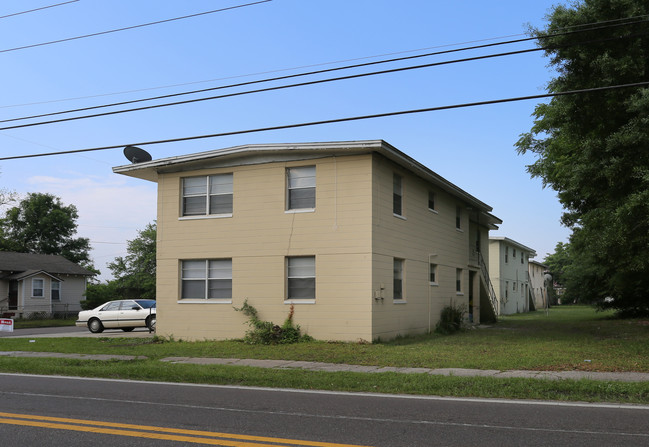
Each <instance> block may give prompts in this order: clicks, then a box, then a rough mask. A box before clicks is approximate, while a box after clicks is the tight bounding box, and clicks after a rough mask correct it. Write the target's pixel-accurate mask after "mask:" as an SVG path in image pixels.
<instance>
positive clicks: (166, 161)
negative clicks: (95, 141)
mask: <svg viewBox="0 0 649 447" xmlns="http://www.w3.org/2000/svg"><path fill="white" fill-rule="evenodd" d="M370 153H377V154H380V155H382V156H384V157H385V158H387V159H389V160H391V161H392V162H394V163H396V164H398V165H400V166H402V167H403V168H405V169H407V170H409V171H411V172H412V173H414V174H415V175H417V176H419V177H421V178H423V179H424V180H426V181H429V182H431V183H433V184H434V185H436V186H437V187H438V188H440V189H442V190H444V191H446V192H448V193H450V194H451V195H453V196H455V197H457V198H459V199H461V200H462V201H464V202H465V203H466V204H467V206H468V207H474V208H475V209H476V210H478V211H480V212H481V213H483V214H484V215H485V218H486V219H487V221H488V222H490V223H489V225H495V224H500V223H502V221H501V220H500V219H498V218H497V217H496V216H494V215H492V214H490V211H491V210H492V208H491V207H490V206H489V205H487V204H486V203H484V202H482V201H480V200H478V199H477V198H476V197H474V196H472V195H471V194H469V193H467V192H466V191H464V190H462V189H461V188H459V187H457V186H456V185H454V184H453V183H451V182H449V181H448V180H446V179H445V178H443V177H441V176H440V175H438V174H437V173H435V172H433V171H432V170H430V169H428V168H427V167H426V166H424V165H422V164H421V163H419V162H418V161H416V160H415V159H413V158H411V157H410V156H408V155H406V154H405V153H403V152H401V151H400V150H398V149H396V148H395V147H394V146H392V145H390V144H388V143H387V142H385V141H383V140H364V141H336V142H325V143H288V144H252V145H244V146H234V147H229V148H225V149H216V150H211V151H206V152H198V153H195V154H188V155H180V156H176V157H168V158H161V159H158V160H151V161H148V162H143V163H134V164H130V165H123V166H116V167H114V168H113V172H115V173H117V174H122V175H127V176H130V177H135V178H140V179H143V180H148V181H151V182H157V181H158V176H159V175H160V174H166V173H172V172H184V171H195V170H198V169H212V168H222V167H231V166H241V165H249V164H260V163H273V162H285V161H291V160H305V159H316V158H324V157H331V156H347V155H361V154H370Z"/></svg>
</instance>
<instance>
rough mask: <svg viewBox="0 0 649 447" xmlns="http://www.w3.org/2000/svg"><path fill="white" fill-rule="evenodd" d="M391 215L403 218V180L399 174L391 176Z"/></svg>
mask: <svg viewBox="0 0 649 447" xmlns="http://www.w3.org/2000/svg"><path fill="white" fill-rule="evenodd" d="M392 213H393V214H396V215H397V216H403V179H402V178H401V176H400V175H399V174H394V175H393V176H392Z"/></svg>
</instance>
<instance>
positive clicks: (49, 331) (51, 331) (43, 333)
mask: <svg viewBox="0 0 649 447" xmlns="http://www.w3.org/2000/svg"><path fill="white" fill-rule="evenodd" d="M154 335H155V333H149V330H148V329H147V328H143V327H142V328H139V327H138V328H135V329H133V331H132V332H124V331H123V330H121V329H105V330H104V332H101V333H99V334H93V333H92V332H90V331H89V330H88V328H85V327H76V326H64V327H43V328H29V329H14V331H13V332H0V338H3V337H21V338H22V337H34V338H46V337H95V338H101V337H153V336H154Z"/></svg>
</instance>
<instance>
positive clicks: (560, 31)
mask: <svg viewBox="0 0 649 447" xmlns="http://www.w3.org/2000/svg"><path fill="white" fill-rule="evenodd" d="M77 1H78V0H77ZM648 17H649V15H643V16H632V17H627V18H623V19H614V20H607V21H602V22H592V23H588V24H583V25H575V26H572V27H567V28H560V29H558V30H557V31H556V32H555V33H554V34H551V35H549V36H546V37H557V36H562V35H567V34H574V33H580V32H585V31H592V30H599V29H603V28H611V27H612V26H610V25H609V24H612V23H618V25H616V26H626V25H629V24H635V23H641V22H642V21H644V20H640V21H636V22H625V23H619V22H622V21H628V20H635V19H646V18H648ZM592 25H604V26H600V27H596V28H589V29H588V30H579V31H566V30H569V29H574V28H583V27H586V26H592ZM522 35H524V34H511V35H508V36H500V37H490V38H485V39H478V40H472V41H466V42H459V43H452V44H446V45H438V46H433V47H425V48H418V49H414V50H405V51H397V52H392V53H384V54H377V55H372V56H363V57H357V58H351V59H343V60H338V61H330V62H321V63H317V64H310V65H302V66H297V67H290V68H282V69H277V70H268V71H262V72H256V73H248V74H242V75H234V76H226V77H222V78H214V79H207V80H203V81H191V82H184V83H179V84H169V85H164V86H157V87H147V88H141V89H134V90H124V91H120V92H112V93H101V94H97V95H88V96H78V97H74V98H63V99H53V100H49V101H38V102H31V103H23V104H11V105H4V106H2V105H0V109H6V108H12V107H23V106H31V105H40V104H50V103H55V102H65V101H76V100H80V99H90V98H98V97H104V96H113V95H121V94H127V93H137V92H143V91H149V90H159V89H165V88H171V87H181V86H185V85H192V84H202V83H207V82H214V81H222V80H227V79H236V78H244V77H250V76H258V75H265V74H271V73H279V72H285V71H293V70H299V69H303V68H312V67H319V66H323V65H332V64H339V63H345V62H353V61H358V60H364V59H373V58H377V57H385V56H394V55H397V54H405V53H413V52H415V51H424V50H431V49H436V48H446V47H453V46H457V45H467V44H474V43H477V42H486V41H490V40H497V39H505V38H511V37H516V36H522ZM536 39H539V38H538V37H528V38H522V39H516V40H508V41H502V42H495V43H492V44H487V45H476V46H469V47H461V48H458V49H455V50H448V51H438V52H433V53H424V54H420V55H415V56H410V57H404V58H395V59H388V60H381V61H376V62H370V63H367V64H358V65H350V66H343V67H338V68H334V69H329V70H321V71H313V72H308V73H301V74H296V75H291V76H286V77H276V78H269V79H261V80H257V81H251V82H247V83H240V84H231V85H225V86H217V87H212V88H206V89H201V90H194V91H188V92H180V93H174V94H170V95H161V96H154V97H149V98H141V99H137V100H132V101H123V102H118V103H113V104H103V105H97V106H91V107H87V108H80V109H71V110H66V111H59V112H53V113H49V114H41V115H33V116H26V117H20V118H13V119H9V120H3V121H0V122H9V121H18V120H23V119H31V118H39V117H44V116H52V115H57V114H63V113H73V112H77V111H83V110H90V109H94V108H102V107H111V106H116V105H124V104H129V103H135V102H142V101H153V100H156V99H162V98H167V97H174V96H181V95H189V94H195V93H200V92H205V91H210V90H218V89H224V88H231V87H238V86H242V85H250V84H255V83H261V82H270V81H274V80H280V79H287V78H290V77H297V76H306V75H311V74H318V73H324V72H327V71H335V70H344V69H348V68H356V67H361V66H367V65H374V64H382V63H388V62H395V61H399V60H406V59H413V58H419V57H427V56H434V55H440V54H445V53H451V52H459V51H467V50H473V49H480V48H486V47H490V46H498V45H507V44H512V43H519V42H525V41H530V40H536Z"/></svg>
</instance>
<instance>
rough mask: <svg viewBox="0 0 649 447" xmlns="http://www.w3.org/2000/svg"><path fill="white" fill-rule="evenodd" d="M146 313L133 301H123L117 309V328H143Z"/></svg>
mask: <svg viewBox="0 0 649 447" xmlns="http://www.w3.org/2000/svg"><path fill="white" fill-rule="evenodd" d="M145 317H146V313H145V312H144V311H143V310H142V307H140V305H138V304H137V303H136V302H135V301H133V300H124V301H122V304H121V306H120V308H119V327H136V326H144V318H145Z"/></svg>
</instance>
